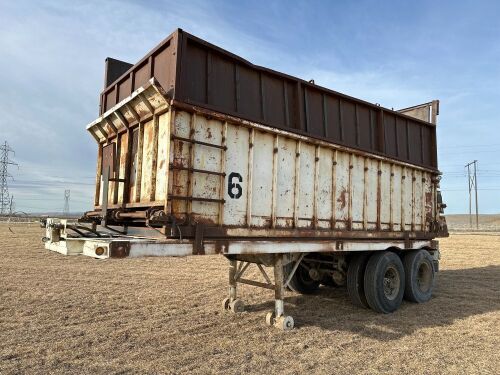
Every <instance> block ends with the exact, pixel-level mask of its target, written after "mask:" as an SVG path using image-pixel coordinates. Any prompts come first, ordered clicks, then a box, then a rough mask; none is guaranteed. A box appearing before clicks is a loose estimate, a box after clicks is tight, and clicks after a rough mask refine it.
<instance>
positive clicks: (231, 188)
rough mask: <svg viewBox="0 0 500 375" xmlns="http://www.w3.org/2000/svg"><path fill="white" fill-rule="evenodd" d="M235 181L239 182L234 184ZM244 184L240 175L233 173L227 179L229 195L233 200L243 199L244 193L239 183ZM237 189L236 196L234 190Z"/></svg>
mask: <svg viewBox="0 0 500 375" xmlns="http://www.w3.org/2000/svg"><path fill="white" fill-rule="evenodd" d="M234 179H237V180H238V181H237V182H233V181H234ZM241 182H243V177H241V175H240V174H239V173H236V172H232V173H231V174H230V175H229V176H228V178H227V194H228V195H229V196H230V197H231V198H233V199H238V198H239V197H241V194H242V193H243V188H242V187H241V185H240V184H239V183H241ZM235 189H236V194H235V193H234V190H235Z"/></svg>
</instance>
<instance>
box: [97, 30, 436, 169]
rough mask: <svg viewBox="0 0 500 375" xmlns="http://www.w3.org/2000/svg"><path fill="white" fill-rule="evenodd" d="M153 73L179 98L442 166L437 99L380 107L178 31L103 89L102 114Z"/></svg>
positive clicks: (256, 120) (181, 100)
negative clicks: (408, 106) (421, 103)
mask: <svg viewBox="0 0 500 375" xmlns="http://www.w3.org/2000/svg"><path fill="white" fill-rule="evenodd" d="M153 77H154V78H155V79H156V80H157V81H158V82H159V83H160V85H161V86H162V87H163V88H164V89H165V91H166V94H167V96H168V97H169V98H170V99H174V100H176V101H179V102H183V103H187V104H192V105H197V106H200V107H203V108H206V109H210V110H213V111H216V112H219V113H223V114H227V115H232V116H235V117H239V118H242V119H246V120H248V121H252V122H258V123H260V124H264V125H269V126H272V127H275V128H279V129H286V130H290V131H293V132H296V133H298V134H303V135H307V136H310V137H315V138H317V139H324V140H328V141H330V142H335V143H336V144H340V145H344V146H348V147H351V148H354V149H357V150H363V151H367V152H370V153H378V154H380V155H384V156H387V157H391V158H393V159H396V160H402V161H406V162H409V163H411V164H418V165H421V166H425V167H428V168H437V152H436V129H435V125H433V124H435V122H436V121H435V119H436V116H437V106H436V105H434V104H433V105H432V106H430V107H429V108H432V111H431V114H430V116H428V117H425V116H423V112H425V108H427V107H425V105H424V106H421V107H418V108H417V107H415V108H412V109H405V110H402V111H401V112H397V111H393V110H390V109H387V108H382V107H380V106H378V105H375V104H371V103H368V102H365V101H363V100H359V99H356V98H353V97H350V96H347V95H344V94H341V93H338V92H335V91H332V90H329V89H326V88H323V87H320V86H317V85H315V84H314V83H310V82H307V81H304V80H301V79H298V78H295V77H292V76H289V75H286V74H282V73H279V72H276V71H273V70H270V69H266V68H263V67H259V66H256V65H253V64H251V63H250V62H248V61H246V60H244V59H242V58H240V57H238V56H236V55H234V54H231V53H230V52H227V51H225V50H222V49H221V48H219V47H217V46H214V45H212V44H210V43H208V42H206V41H203V40H201V39H199V38H197V37H195V36H193V35H190V34H188V33H186V32H184V31H182V30H180V29H179V30H177V31H175V32H174V33H173V34H171V35H170V36H169V37H168V38H167V39H165V40H164V41H163V42H161V43H160V44H159V45H158V46H157V47H156V48H154V49H153V50H152V51H151V52H149V53H148V54H147V55H146V56H145V57H144V58H143V59H141V60H140V61H139V62H138V63H137V64H135V65H134V66H133V67H131V68H130V69H129V70H127V72H125V73H124V74H123V75H122V76H121V77H119V78H118V79H117V80H116V81H114V82H113V83H112V84H109V85H108V86H107V87H106V88H105V89H104V91H103V92H102V94H101V114H103V113H105V112H106V111H107V110H109V109H111V108H112V107H113V106H114V105H116V104H117V103H118V102H119V101H121V100H123V99H124V98H126V97H127V96H128V95H130V94H131V93H132V92H133V91H134V90H136V89H137V88H139V87H141V86H143V85H144V84H147V82H148V80H149V79H150V78H153ZM433 103H434V102H433ZM424 107H425V108H424ZM412 116H413V117H412Z"/></svg>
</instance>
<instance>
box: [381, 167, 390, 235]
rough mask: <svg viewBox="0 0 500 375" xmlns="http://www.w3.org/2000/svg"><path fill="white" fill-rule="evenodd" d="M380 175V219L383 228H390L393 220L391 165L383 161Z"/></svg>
mask: <svg viewBox="0 0 500 375" xmlns="http://www.w3.org/2000/svg"><path fill="white" fill-rule="evenodd" d="M381 170H382V174H381V175H380V197H381V198H380V200H381V202H380V221H381V227H382V229H389V223H390V221H391V216H390V215H391V204H390V199H391V165H390V164H389V163H381Z"/></svg>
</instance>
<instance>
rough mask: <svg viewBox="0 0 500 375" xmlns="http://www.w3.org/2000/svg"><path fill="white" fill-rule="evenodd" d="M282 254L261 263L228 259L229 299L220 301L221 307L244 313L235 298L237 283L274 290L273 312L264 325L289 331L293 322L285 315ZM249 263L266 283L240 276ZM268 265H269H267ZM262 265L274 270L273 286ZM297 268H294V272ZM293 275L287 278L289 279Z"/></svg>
mask: <svg viewBox="0 0 500 375" xmlns="http://www.w3.org/2000/svg"><path fill="white" fill-rule="evenodd" d="M283 257H284V256H283V254H274V255H271V256H270V258H269V259H266V260H264V262H262V260H261V259H245V261H243V260H240V262H239V264H238V260H237V259H235V258H231V259H229V297H228V298H225V299H224V300H223V301H222V307H223V309H224V310H225V311H230V312H233V313H240V312H243V311H244V305H243V301H242V300H240V299H238V298H237V294H236V286H237V284H238V283H240V284H246V285H251V286H255V287H260V288H265V289H271V290H274V300H275V301H274V311H271V312H269V313H267V315H266V324H267V325H268V326H274V327H277V328H279V329H281V330H283V331H288V330H291V329H292V328H293V327H294V321H293V318H292V317H291V316H288V315H285V308H284V305H285V301H284V296H285V289H286V286H287V285H286V284H287V282H289V280H287V282H285V277H284V272H283ZM301 259H302V257H301V258H299V260H297V262H296V263H297V265H298V263H299V262H300V261H301ZM251 263H255V264H256V265H257V267H258V268H259V270H260V272H261V274H262V276H263V277H264V279H265V280H266V282H265V283H264V282H260V281H255V280H250V279H244V278H243V277H242V276H243V274H244V272H245V271H246V270H247V268H248V267H249V266H250V264H251ZM269 263H270V264H269ZM262 264H265V265H272V266H273V268H274V284H273V283H272V282H271V279H270V278H269V276H268V275H267V273H266V271H265V270H264V268H263V267H262ZM296 269H297V267H294V270H293V271H294V272H295V270H296ZM291 276H293V274H291V275H289V276H288V279H291Z"/></svg>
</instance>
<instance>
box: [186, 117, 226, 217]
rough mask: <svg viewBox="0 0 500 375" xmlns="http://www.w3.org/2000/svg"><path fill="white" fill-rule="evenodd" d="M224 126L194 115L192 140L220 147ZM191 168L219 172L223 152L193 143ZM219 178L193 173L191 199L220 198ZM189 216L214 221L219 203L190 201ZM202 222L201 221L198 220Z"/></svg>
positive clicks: (218, 122)
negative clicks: (190, 211) (190, 209)
mask: <svg viewBox="0 0 500 375" xmlns="http://www.w3.org/2000/svg"><path fill="white" fill-rule="evenodd" d="M222 131H223V123H222V122H221V121H218V120H207V119H206V118H205V117H203V116H195V121H194V134H193V138H194V140H196V141H200V142H206V143H210V144H214V145H218V146H220V145H221V144H222ZM192 147H193V161H192V167H193V168H195V169H199V170H202V171H211V172H220V171H221V161H222V156H223V151H222V150H221V149H219V148H215V147H210V146H206V145H200V144H196V143H195V144H193V146H192ZM220 186H221V177H220V176H217V175H213V174H207V173H202V172H194V173H193V174H192V188H191V190H192V196H193V197H196V198H206V199H219V198H220ZM192 213H193V216H194V217H195V218H202V219H205V220H207V221H211V222H214V223H215V222H217V218H218V215H219V204H218V203H217V202H202V201H193V203H192ZM200 221H201V220H200Z"/></svg>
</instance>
